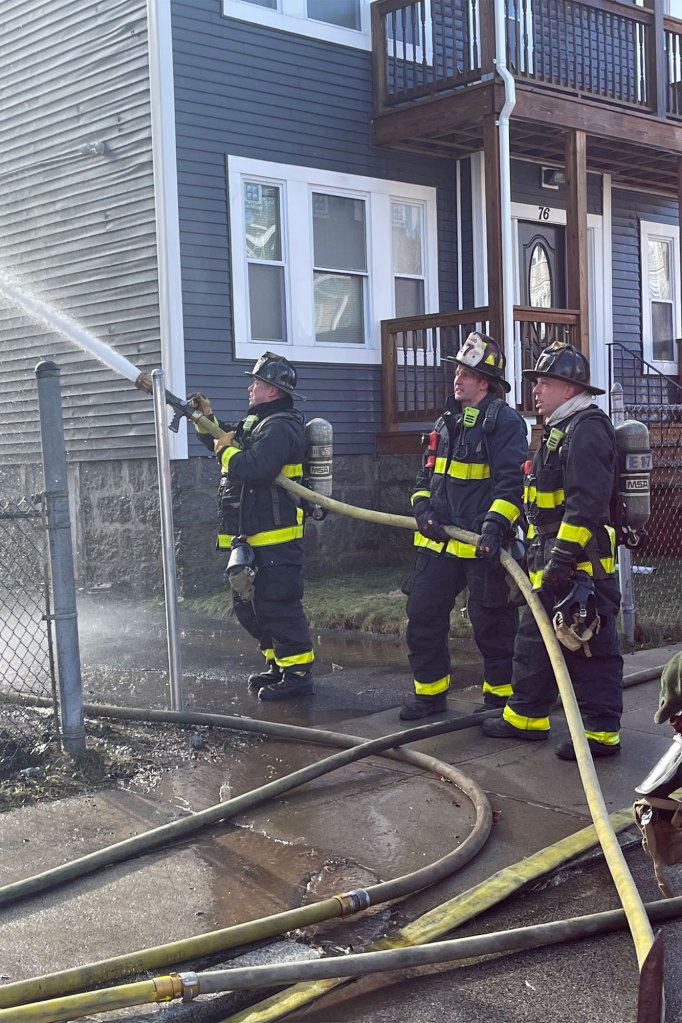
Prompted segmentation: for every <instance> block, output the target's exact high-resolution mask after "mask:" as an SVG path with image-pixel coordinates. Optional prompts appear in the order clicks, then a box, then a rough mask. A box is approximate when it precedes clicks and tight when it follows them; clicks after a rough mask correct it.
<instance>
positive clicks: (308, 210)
mask: <svg viewBox="0 0 682 1023" xmlns="http://www.w3.org/2000/svg"><path fill="white" fill-rule="evenodd" d="M228 185H229V193H230V230H231V234H230V249H231V263H232V297H233V308H234V329H235V354H236V356H237V357H238V358H249V359H251V358H255V357H257V356H258V355H259V354H260V353H261V351H262V350H263V348H272V349H273V350H275V351H280V350H281V351H282V353H283V354H287V355H289V356H291V357H292V358H298V359H302V360H307V361H315V362H344V361H348V360H350V361H352V362H353V363H356V364H376V363H379V362H380V361H381V337H380V325H381V320H386V319H392V318H393V317H394V316H417V315H420V314H421V313H424V312H435V311H436V310H437V309H438V258H437V240H436V190H435V189H434V188H428V187H424V186H422V185H409V184H405V183H402V182H394V181H384V180H382V179H377V178H365V177H360V176H356V175H350V174H338V173H334V172H331V171H321V170H315V169H313V168H309V167H296V166H290V165H288V164H271V163H265V162H263V161H260V160H251V159H247V158H244V157H232V156H231V157H228Z"/></svg>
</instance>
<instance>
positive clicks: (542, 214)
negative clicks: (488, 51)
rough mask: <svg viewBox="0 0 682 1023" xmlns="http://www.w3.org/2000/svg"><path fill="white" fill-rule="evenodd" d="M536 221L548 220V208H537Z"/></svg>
mask: <svg viewBox="0 0 682 1023" xmlns="http://www.w3.org/2000/svg"><path fill="white" fill-rule="evenodd" d="M538 220H549V206H538Z"/></svg>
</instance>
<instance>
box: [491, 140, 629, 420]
mask: <svg viewBox="0 0 682 1023" xmlns="http://www.w3.org/2000/svg"><path fill="white" fill-rule="evenodd" d="M601 178H602V213H601V215H599V214H597V213H588V214H587V230H588V242H587V244H588V251H589V261H590V266H589V282H588V283H589V308H590V324H589V329H590V369H591V375H592V382H593V383H594V384H595V385H596V386H597V387H603V388H604V389H605V390H606V391H607V392H608V390H609V387H610V386H611V381H610V380H609V357H608V351H607V348H606V343H607V342H608V341H611V340H612V339H613V298H612V294H613V281H612V265H611V234H612V232H611V175H610V174H602V176H601ZM485 191H486V190H485V170H484V160H483V153H481V152H478V153H473V154H472V156H471V216H472V233H473V238H472V246H473V249H472V260H473V270H474V305H475V306H479V307H480V306H485V305H487V304H488V247H487V235H486V195H485ZM540 209H547V210H548V214H547V219H546V220H544V219H543V223H546V224H559V225H562V226H566V210H560V209H555V208H554V207H553V206H551V205H548V206H546V207H540V206H539V204H537V203H520V202H512V203H511V218H512V235H513V244H514V268H513V273H514V304H515V305H518V304H519V290H520V289H519V242H518V221H519V220H529V221H537V220H538V219H539V210H540ZM600 339H601V340H600ZM514 363H515V364H514V365H513V366H508V372H507V378H508V380H509V382H510V383H511V384H512V391H513V394H514V396H515V400H516V401H517V402H518V401H519V399H520V389H521V382H520V379H517V373H516V367H517V365H518V354H517V353H515V359H514ZM596 401H597V403H598V404H599V405H600V406H601V407H602V408H604V409H607V408H608V393H607V394H606V395H604V397H601V396H600V397H598V398H597V399H596Z"/></svg>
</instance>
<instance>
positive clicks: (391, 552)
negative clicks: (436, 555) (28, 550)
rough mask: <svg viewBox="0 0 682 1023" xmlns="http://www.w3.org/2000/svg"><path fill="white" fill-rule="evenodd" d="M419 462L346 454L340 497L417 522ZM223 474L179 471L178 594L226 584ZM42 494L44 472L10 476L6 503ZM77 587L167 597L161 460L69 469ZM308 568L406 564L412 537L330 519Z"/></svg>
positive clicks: (309, 541) (320, 528)
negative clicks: (220, 532)
mask: <svg viewBox="0 0 682 1023" xmlns="http://www.w3.org/2000/svg"><path fill="white" fill-rule="evenodd" d="M418 465H419V458H418V457H416V456H398V455H391V456H382V457H380V458H378V459H374V458H371V457H370V456H365V455H363V456H343V457H340V458H335V459H334V490H333V494H334V497H335V498H336V499H337V500H339V501H343V502H346V503H348V504H352V505H356V506H358V507H361V508H370V509H376V510H379V511H386V512H392V513H395V514H400V515H409V514H410V502H409V495H410V491H411V489H412V485H413V483H414V477H415V474H416V471H417V468H418ZM217 483H218V472H217V467H216V463H215V462H214V460H213V459H212V458H210V457H206V458H204V457H197V458H190V459H188V460H186V461H178V462H173V463H172V487H173V518H174V526H175V548H176V568H177V583H178V593H179V594H180V595H183V596H191V595H195V594H199V593H206V592H210V591H211V590H215V589H218V588H219V587H220V586H222V585H223V584H224V580H223V570H224V567H225V561H226V558H225V555H224V554H218V553H217V552H216V551H215V536H216V525H217V512H216V489H217ZM41 488H42V480H41V471H40V467H39V466H10V467H7V468H6V469H2V470H0V497H1V496H3V495H4V496H10V495H11V496H16V495H17V494H23V495H24V496H30V494H32V493H35V492H37V491H40V490H41ZM69 491H70V494H69V496H70V507H71V520H72V531H73V539H74V559H75V568H76V579H77V584H78V586H79V587H82V588H84V589H87V590H93V589H94V590H96V589H102V590H104V589H106V590H111V591H113V592H118V593H121V594H122V595H125V596H128V597H135V598H143V597H144V598H146V597H151V596H161V595H162V593H163V563H162V557H161V532H160V522H159V497H158V480H157V469H156V460H155V459H136V460H128V461H110V462H82V463H80V464H72V465H70V466H69ZM304 543H305V548H306V555H307V569H308V571H309V572H314V573H327V572H329V573H332V572H333V571H335V570H336V569H338V568H362V566H363V565H366V564H368V563H372V564H373V565H395V564H406V563H407V562H408V561H409V559H410V557H411V551H412V534H411V533H410V532H409V531H408V530H403V529H398V528H387V527H385V526H379V525H376V524H374V523H368V522H363V521H361V520H359V519H352V518H349V517H347V516H342V515H336V514H333V513H332V514H330V515H328V517H327V518H326V519H325V520H324V522H315V521H314V520H312V519H309V520H308V522H307V524H306V534H305V541H304Z"/></svg>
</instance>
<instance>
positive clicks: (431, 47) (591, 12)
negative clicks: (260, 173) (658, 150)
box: [372, 0, 682, 117]
mask: <svg viewBox="0 0 682 1023" xmlns="http://www.w3.org/2000/svg"><path fill="white" fill-rule="evenodd" d="M493 5H494V0H377V2H376V3H374V4H372V18H373V24H372V39H373V54H374V74H375V97H376V110H377V113H381V112H382V111H385V110H389V109H391V108H392V107H394V106H396V105H398V104H402V103H405V102H407V101H410V100H414V99H423V98H427V97H429V96H435V95H438V94H440V93H442V92H444V91H448V90H452V89H454V88H457V87H460V86H465V85H467V84H470V83H471V82H475V81H480V80H483V79H484V78H489V77H490V76H491V75H492V73H493V53H494V47H495V42H494V38H495V33H494V6H493ZM505 11H506V23H507V36H508V39H507V61H508V64H509V67H510V68H511V69H512V71H513V73H514V75H515V77H516V78H517V79H520V80H522V81H525V82H527V83H528V84H529V85H541V86H544V87H546V88H549V89H552V90H553V91H558V92H564V93H570V94H572V95H574V96H578V97H580V98H581V99H586V98H587V99H594V100H598V101H600V102H602V103H608V104H612V105H616V106H618V107H621V108H626V109H628V108H629V109H634V110H639V111H641V112H644V113H651V114H656V115H658V116H659V117H665V116H666V114H670V115H671V116H673V117H678V116H682V95H681V94H680V90H681V89H682V84H681V82H682V73H681V66H680V56H681V49H680V46H681V38H682V22H679V21H675V20H674V19H672V18H667V17H664V16H663V14H662V12H661V11H659V10H658V8H657V9H656V10H651V9H649V8H642V7H638V6H635V5H634V4H633V5H631V6H630V5H627V4H624V3H622V2H619V0H571V3H566V0H505Z"/></svg>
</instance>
